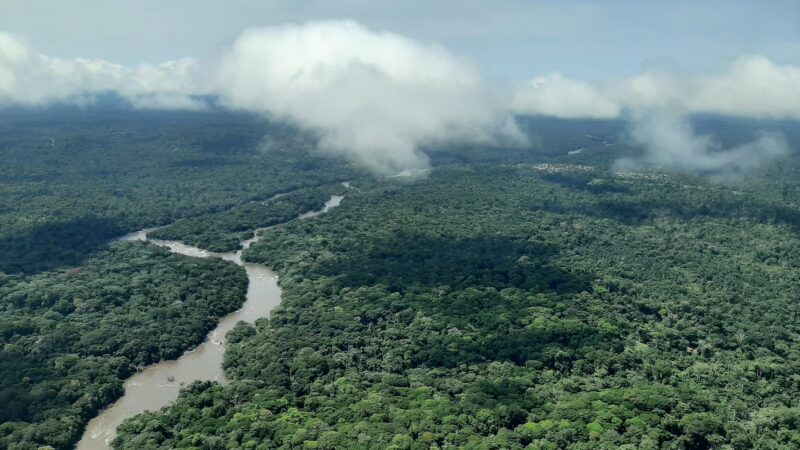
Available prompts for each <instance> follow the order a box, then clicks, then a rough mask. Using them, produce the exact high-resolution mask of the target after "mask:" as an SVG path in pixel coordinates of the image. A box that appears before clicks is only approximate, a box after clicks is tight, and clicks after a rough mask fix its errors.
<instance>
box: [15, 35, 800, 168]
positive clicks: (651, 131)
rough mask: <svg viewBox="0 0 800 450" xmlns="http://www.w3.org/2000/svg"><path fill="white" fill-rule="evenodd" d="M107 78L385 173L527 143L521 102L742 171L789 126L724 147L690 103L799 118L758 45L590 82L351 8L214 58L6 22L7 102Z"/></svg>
mask: <svg viewBox="0 0 800 450" xmlns="http://www.w3.org/2000/svg"><path fill="white" fill-rule="evenodd" d="M105 91H116V92H117V93H119V94H120V95H121V96H122V97H124V98H125V99H127V100H128V101H129V102H130V104H131V105H132V106H133V107H134V108H139V109H185V110H204V109H207V108H208V106H207V104H206V103H205V102H204V101H202V100H199V99H198V98H197V96H202V95H210V96H216V97H218V98H219V100H220V101H219V104H220V105H222V106H224V107H227V108H230V109H235V110H242V111H250V112H255V113H259V114H263V115H265V116H268V117H271V118H278V119H281V120H288V121H290V122H292V123H294V124H297V125H299V126H301V127H302V128H304V129H305V130H307V131H311V132H312V133H313V134H314V136H316V138H317V142H318V146H319V148H320V149H321V150H322V151H325V152H330V153H332V154H337V155H342V156H345V157H347V158H350V159H352V160H356V161H361V162H363V163H364V164H366V165H368V166H369V167H371V168H372V169H374V170H376V171H378V172H384V173H397V172H401V171H403V170H415V169H425V168H426V167H427V166H428V160H427V157H426V156H425V154H424V153H422V152H421V151H420V150H419V148H420V147H421V146H426V145H428V146H429V145H438V144H440V143H448V144H452V143H454V142H455V143H458V142H469V143H476V142H477V143H485V144H498V143H501V144H503V145H505V146H508V145H524V144H525V143H526V142H527V140H526V138H525V137H524V136H523V135H522V133H520V131H519V130H518V129H517V127H516V124H515V122H514V120H513V117H512V116H513V114H526V115H548V116H555V117H559V118H618V117H624V118H628V119H630V120H631V130H630V131H631V133H630V135H631V138H632V141H633V142H634V143H636V144H639V145H642V146H643V147H644V149H645V154H644V155H643V156H642V157H641V158H640V159H638V160H635V161H631V160H626V161H620V164H622V165H627V166H628V167H632V166H635V165H643V164H649V165H656V166H658V167H662V168H665V169H669V170H681V171H700V172H705V173H743V172H747V171H748V170H752V169H754V168H757V167H760V166H762V165H763V164H765V163H766V162H769V161H772V160H774V159H776V158H779V157H781V156H782V155H784V154H785V153H786V147H787V146H786V143H785V140H784V139H783V138H782V137H781V136H777V135H762V136H761V137H760V138H758V139H756V140H755V141H753V142H751V143H748V144H745V145H742V146H739V147H736V148H733V149H728V150H724V149H721V148H719V146H718V145H716V144H715V143H714V140H713V138H712V137H710V136H697V135H696V134H695V132H694V130H693V129H692V127H691V125H690V124H689V121H688V119H687V117H688V115H690V114H697V113H711V114H723V115H730V116H739V117H754V118H765V119H795V120H796V119H800V67H795V66H788V65H778V64H775V63H773V62H772V61H770V60H768V59H767V58H765V57H763V56H758V55H755V56H748V57H744V58H740V59H738V60H736V61H735V62H734V63H733V64H732V65H731V66H730V67H729V68H728V69H726V70H725V71H722V72H720V73H715V74H699V75H698V74H675V73H668V72H658V71H646V72H643V73H641V74H638V75H635V76H632V77H629V78H625V79H620V80H611V81H605V82H586V81H580V80H572V79H569V78H567V77H565V76H564V75H562V74H560V73H552V74H549V75H545V76H540V77H537V78H534V79H533V80H532V81H530V82H528V83H524V84H521V85H519V86H517V87H516V88H513V89H504V87H503V86H499V85H497V84H496V83H487V82H486V81H485V80H483V79H482V77H481V74H480V71H479V70H478V69H477V68H476V67H475V66H474V65H473V64H472V63H470V62H469V61H466V60H464V59H461V58H459V57H457V56H454V55H453V54H451V53H450V52H448V51H447V50H446V49H444V48H442V47H440V46H437V45H433V44H426V43H420V42H417V41H414V40H412V39H409V38H406V37H403V36H400V35H397V34H394V33H390V32H377V31H373V30H370V29H367V28H365V27H363V26H362V25H360V24H358V23H355V22H352V21H321V22H309V23H305V24H289V25H281V26H273V27H264V28H254V29H250V30H247V31H245V32H244V33H242V34H241V35H240V36H239V37H238V38H237V39H235V40H234V42H233V43H232V44H231V45H230V46H228V47H227V48H226V49H225V50H224V51H223V52H222V54H221V56H220V57H219V58H217V59H216V60H214V61H208V62H205V63H203V64H201V63H200V62H199V61H197V60H194V59H192V58H183V59H179V60H175V61H167V62H164V63H161V64H157V65H153V64H142V65H139V66H136V67H126V66H122V65H119V64H115V63H112V62H108V61H105V60H99V59H84V58H77V59H61V58H53V57H49V56H47V55H42V54H39V53H37V52H35V51H34V50H33V49H31V48H30V46H28V45H26V44H25V42H24V41H23V40H22V39H20V38H17V37H14V36H11V35H9V34H6V33H2V32H0V104H22V105H33V106H36V105H46V104H48V103H51V102H74V103H77V104H85V103H90V102H91V100H92V95H93V94H94V93H98V92H105Z"/></svg>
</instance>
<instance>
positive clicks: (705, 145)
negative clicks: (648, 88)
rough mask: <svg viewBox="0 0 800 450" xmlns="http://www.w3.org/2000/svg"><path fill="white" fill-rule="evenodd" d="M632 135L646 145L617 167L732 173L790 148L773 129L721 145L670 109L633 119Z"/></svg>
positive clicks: (756, 166) (752, 167) (750, 168)
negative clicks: (745, 140) (640, 153)
mask: <svg viewBox="0 0 800 450" xmlns="http://www.w3.org/2000/svg"><path fill="white" fill-rule="evenodd" d="M631 138H632V140H633V142H634V143H636V144H639V145H642V146H643V147H644V148H645V154H644V155H643V156H642V157H640V158H635V159H624V160H620V161H618V162H617V167H618V168H620V169H632V168H637V167H639V166H641V165H642V164H647V165H651V166H655V167H657V168H660V169H666V170H676V171H688V172H700V173H704V174H708V175H712V176H715V177H732V176H734V177H735V176H739V175H742V174H745V173H748V172H751V171H753V170H756V169H759V168H760V167H762V166H764V165H766V164H767V163H769V162H772V161H773V160H775V159H777V158H780V157H783V156H785V155H787V154H788V152H789V150H788V145H787V143H786V140H785V139H784V137H783V136H782V135H780V134H774V133H762V134H761V135H760V136H759V137H758V138H756V139H755V140H753V141H751V142H748V143H745V144H741V145H738V146H736V147H733V148H729V149H724V148H722V146H721V145H719V143H717V142H716V141H715V140H714V138H713V137H712V136H710V135H698V134H696V133H695V131H694V129H693V127H692V125H691V123H690V122H689V120H688V119H687V118H686V116H685V115H683V114H681V113H676V112H674V111H671V110H658V111H651V112H648V113H645V114H643V115H641V116H640V117H638V118H637V119H636V120H634V121H633V125H632V128H631Z"/></svg>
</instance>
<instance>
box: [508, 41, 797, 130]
mask: <svg viewBox="0 0 800 450" xmlns="http://www.w3.org/2000/svg"><path fill="white" fill-rule="evenodd" d="M512 108H513V110H514V111H515V112H517V113H520V114H542V115H551V116H556V117H564V118H577V117H587V118H588V117H595V118H598V117H599V118H602V117H617V116H619V115H620V114H621V113H622V112H623V111H625V110H628V111H633V112H637V111H648V110H655V109H675V110H681V111H684V112H686V113H690V114H691V113H711V114H723V115H730V116H740V117H755V118H773V119H800V67H797V66H792V65H779V64H775V63H773V62H772V61H770V60H769V59H767V58H766V57H764V56H761V55H753V56H746V57H742V58H739V59H737V60H735V61H734V62H733V63H732V64H731V66H730V67H729V68H728V69H727V70H726V71H724V72H721V73H712V74H675V73H668V72H655V71H649V72H644V73H641V74H638V75H635V76H632V77H629V78H623V79H620V80H613V81H607V82H601V83H587V82H582V81H575V80H570V79H568V78H565V77H563V76H562V75H561V74H558V73H555V74H551V75H548V76H547V77H540V78H536V79H534V80H533V81H531V82H530V83H528V84H526V85H523V86H520V87H519V89H518V90H517V92H516V95H515V98H514V101H513V102H512Z"/></svg>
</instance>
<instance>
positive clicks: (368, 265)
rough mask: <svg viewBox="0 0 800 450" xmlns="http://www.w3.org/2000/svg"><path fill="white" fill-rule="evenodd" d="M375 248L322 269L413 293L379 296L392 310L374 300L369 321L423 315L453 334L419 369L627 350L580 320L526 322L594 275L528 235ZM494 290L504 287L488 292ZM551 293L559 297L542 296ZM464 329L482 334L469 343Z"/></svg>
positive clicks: (441, 338) (430, 337) (434, 340)
mask: <svg viewBox="0 0 800 450" xmlns="http://www.w3.org/2000/svg"><path fill="white" fill-rule="evenodd" d="M370 243H371V244H372V245H370V246H369V247H367V248H365V251H363V253H361V254H359V255H357V256H355V257H351V258H348V260H347V261H337V262H334V263H331V264H330V265H327V266H322V267H321V268H319V269H317V273H318V274H320V275H327V276H332V277H334V278H335V279H336V280H337V282H339V283H341V284H343V285H345V286H349V287H356V286H370V285H376V284H382V285H384V286H387V288H388V290H390V291H395V292H400V293H402V294H405V295H404V296H403V297H402V300H400V301H399V302H398V300H391V298H382V299H381V300H378V301H380V302H382V301H386V302H387V304H386V305H384V306H381V305H380V304H378V303H374V302H370V303H368V304H364V305H363V307H364V309H363V311H359V316H360V317H361V320H362V323H363V324H365V325H367V324H375V323H379V322H381V321H383V320H388V319H387V316H386V311H387V310H388V311H395V312H396V313H398V314H401V315H402V314H416V312H422V313H423V315H424V316H425V317H431V318H435V319H434V320H436V325H432V326H434V328H439V327H441V329H442V330H448V331H447V332H446V333H445V332H442V333H433V334H426V335H424V339H425V342H424V344H420V345H419V349H418V351H417V352H415V354H414V355H413V358H412V360H413V361H412V364H413V365H415V366H428V367H455V366H458V365H462V364H472V363H479V362H486V361H498V360H500V361H511V362H513V363H515V364H525V363H526V362H527V361H530V360H533V359H536V360H540V361H549V360H550V359H551V358H553V357H554V356H552V355H555V354H556V353H557V349H566V348H569V349H571V351H570V354H571V355H575V356H577V355H579V354H580V349H581V348H582V347H583V346H585V345H586V344H587V343H590V342H591V343H593V345H595V344H597V342H598V341H602V344H599V346H600V347H604V348H612V347H615V346H619V340H618V339H616V338H614V337H612V336H605V337H602V338H601V337H600V335H601V334H602V332H601V331H599V330H598V329H597V328H596V327H594V326H592V325H589V324H587V323H585V322H583V321H579V320H564V321H560V320H553V319H552V318H550V316H548V315H544V316H543V318H545V317H547V320H545V321H544V322H542V324H541V325H538V326H530V327H527V326H524V324H523V323H522V321H523V320H532V318H533V316H532V314H533V313H532V312H531V310H530V308H531V307H532V306H542V307H545V308H551V309H552V310H553V311H554V310H555V308H557V307H561V306H566V305H568V304H570V302H571V300H570V297H571V295H570V294H574V293H577V292H581V291H584V290H588V289H589V287H590V282H591V280H592V279H593V277H592V276H590V274H587V273H572V272H567V271H565V270H564V269H561V268H559V267H558V266H557V265H556V264H555V262H556V260H557V259H558V257H559V256H558V255H559V253H558V249H557V248H556V247H553V246H548V245H541V244H534V243H531V242H528V241H527V238H526V237H508V236H481V237H473V238H460V237H452V236H441V237H436V238H433V237H428V236H424V235H419V234H410V233H409V234H402V233H397V234H394V235H392V236H391V237H388V238H385V239H383V240H380V241H377V242H376V241H371V242H370ZM357 251H358V250H355V251H353V250H350V253H351V254H352V253H355V252H357ZM442 287H444V289H440V288H442ZM490 287H491V288H494V289H485V288H490ZM505 288H520V289H524V291H512V292H508V293H506V294H503V295H501V294H500V293H499V291H501V290H502V289H505ZM434 292H436V293H437V294H434ZM546 292H549V293H552V294H556V295H549V296H545V297H535V294H537V293H546ZM558 294H566V295H558ZM393 302H397V303H393ZM400 311H403V312H400ZM409 311H412V312H409ZM453 330H456V331H453ZM458 330H460V331H458ZM462 332H466V333H469V335H470V336H472V338H470V339H464V338H463V337H462V334H461V333H462ZM548 364H549V363H548Z"/></svg>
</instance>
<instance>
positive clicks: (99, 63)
mask: <svg viewBox="0 0 800 450" xmlns="http://www.w3.org/2000/svg"><path fill="white" fill-rule="evenodd" d="M198 69H199V65H198V63H197V61H195V60H193V59H191V58H184V59H180V60H177V61H168V62H165V63H162V64H159V65H157V66H154V65H150V64H142V65H140V66H138V67H133V68H131V67H125V66H122V65H119V64H114V63H112V62H109V61H105V60H101V59H87V58H76V59H61V58H52V57H50V56H47V55H42V54H39V53H36V52H35V51H34V50H32V49H31V48H30V47H29V46H28V45H26V44H25V42H24V41H23V40H22V39H20V38H17V37H14V36H12V35H9V34H7V33H3V32H0V103H12V104H22V105H33V106H36V105H45V104H47V103H50V102H54V101H67V100H71V99H77V101H82V100H81V99H83V100H85V98H86V96H87V95H90V94H92V93H97V92H103V91H116V92H118V93H119V94H120V95H121V96H123V97H125V98H127V99H128V100H130V101H131V103H132V104H133V105H134V106H136V107H140V108H153V107H157V108H160V107H170V108H175V107H179V105H182V106H180V107H182V108H188V109H197V108H199V107H200V106H201V105H200V103H199V102H198V101H196V100H193V99H191V98H190V97H189V96H190V95H192V94H196V93H200V87H199V85H198V83H197V79H198V76H197V72H198Z"/></svg>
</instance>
